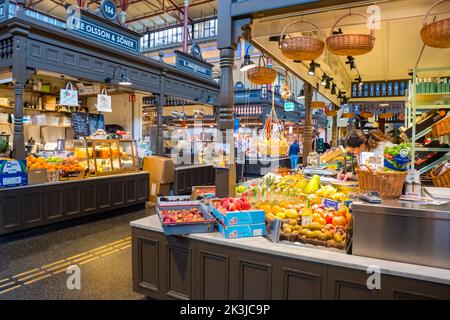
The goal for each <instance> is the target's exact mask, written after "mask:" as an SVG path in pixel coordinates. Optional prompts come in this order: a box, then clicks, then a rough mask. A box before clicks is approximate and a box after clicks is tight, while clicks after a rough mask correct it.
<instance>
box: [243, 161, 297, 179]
mask: <svg viewBox="0 0 450 320" xmlns="http://www.w3.org/2000/svg"><path fill="white" fill-rule="evenodd" d="M299 161H301V159H299ZM278 167H284V168H290V167H291V162H290V160H289V157H246V158H245V167H244V172H245V174H246V175H255V176H263V175H265V174H267V173H269V172H272V171H273V170H274V169H276V168H278Z"/></svg>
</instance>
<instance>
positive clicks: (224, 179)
mask: <svg viewBox="0 0 450 320" xmlns="http://www.w3.org/2000/svg"><path fill="white" fill-rule="evenodd" d="M233 65H234V48H231V47H230V48H222V49H220V69H221V80H220V94H219V123H218V128H219V130H220V132H219V134H221V135H222V141H223V142H224V143H227V144H229V145H230V159H229V160H230V166H229V168H227V169H221V168H217V169H216V195H217V196H218V197H234V196H235V194H236V164H235V161H234V159H235V154H234V135H233V129H234V116H233V107H234V88H233ZM219 141H220V140H219Z"/></svg>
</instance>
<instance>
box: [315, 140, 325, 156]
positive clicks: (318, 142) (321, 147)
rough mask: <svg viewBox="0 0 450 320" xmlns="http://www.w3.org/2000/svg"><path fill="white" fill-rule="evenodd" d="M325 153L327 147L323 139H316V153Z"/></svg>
mask: <svg viewBox="0 0 450 320" xmlns="http://www.w3.org/2000/svg"><path fill="white" fill-rule="evenodd" d="M324 151H325V145H324V143H323V138H317V139H316V152H317V153H322V152H324Z"/></svg>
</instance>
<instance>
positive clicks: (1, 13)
mask: <svg viewBox="0 0 450 320" xmlns="http://www.w3.org/2000/svg"><path fill="white" fill-rule="evenodd" d="M4 17H5V3H4V2H3V3H1V4H0V19H2V18H4Z"/></svg>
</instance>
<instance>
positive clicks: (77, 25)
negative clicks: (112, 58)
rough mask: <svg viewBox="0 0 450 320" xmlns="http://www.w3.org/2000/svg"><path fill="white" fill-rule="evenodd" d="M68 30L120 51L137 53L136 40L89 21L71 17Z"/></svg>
mask: <svg viewBox="0 0 450 320" xmlns="http://www.w3.org/2000/svg"><path fill="white" fill-rule="evenodd" d="M70 30H72V31H74V32H76V33H79V34H81V35H83V36H84V37H87V38H91V39H95V40H99V41H101V42H103V43H106V44H108V45H112V46H114V47H117V48H120V49H125V50H129V51H132V52H135V53H138V52H139V41H138V40H136V39H133V38H130V37H128V36H125V35H123V34H120V33H117V32H114V31H111V30H109V29H107V28H105V27H102V26H100V25H98V24H96V23H94V22H91V21H87V20H84V19H79V18H77V17H72V20H71V27H70Z"/></svg>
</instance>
